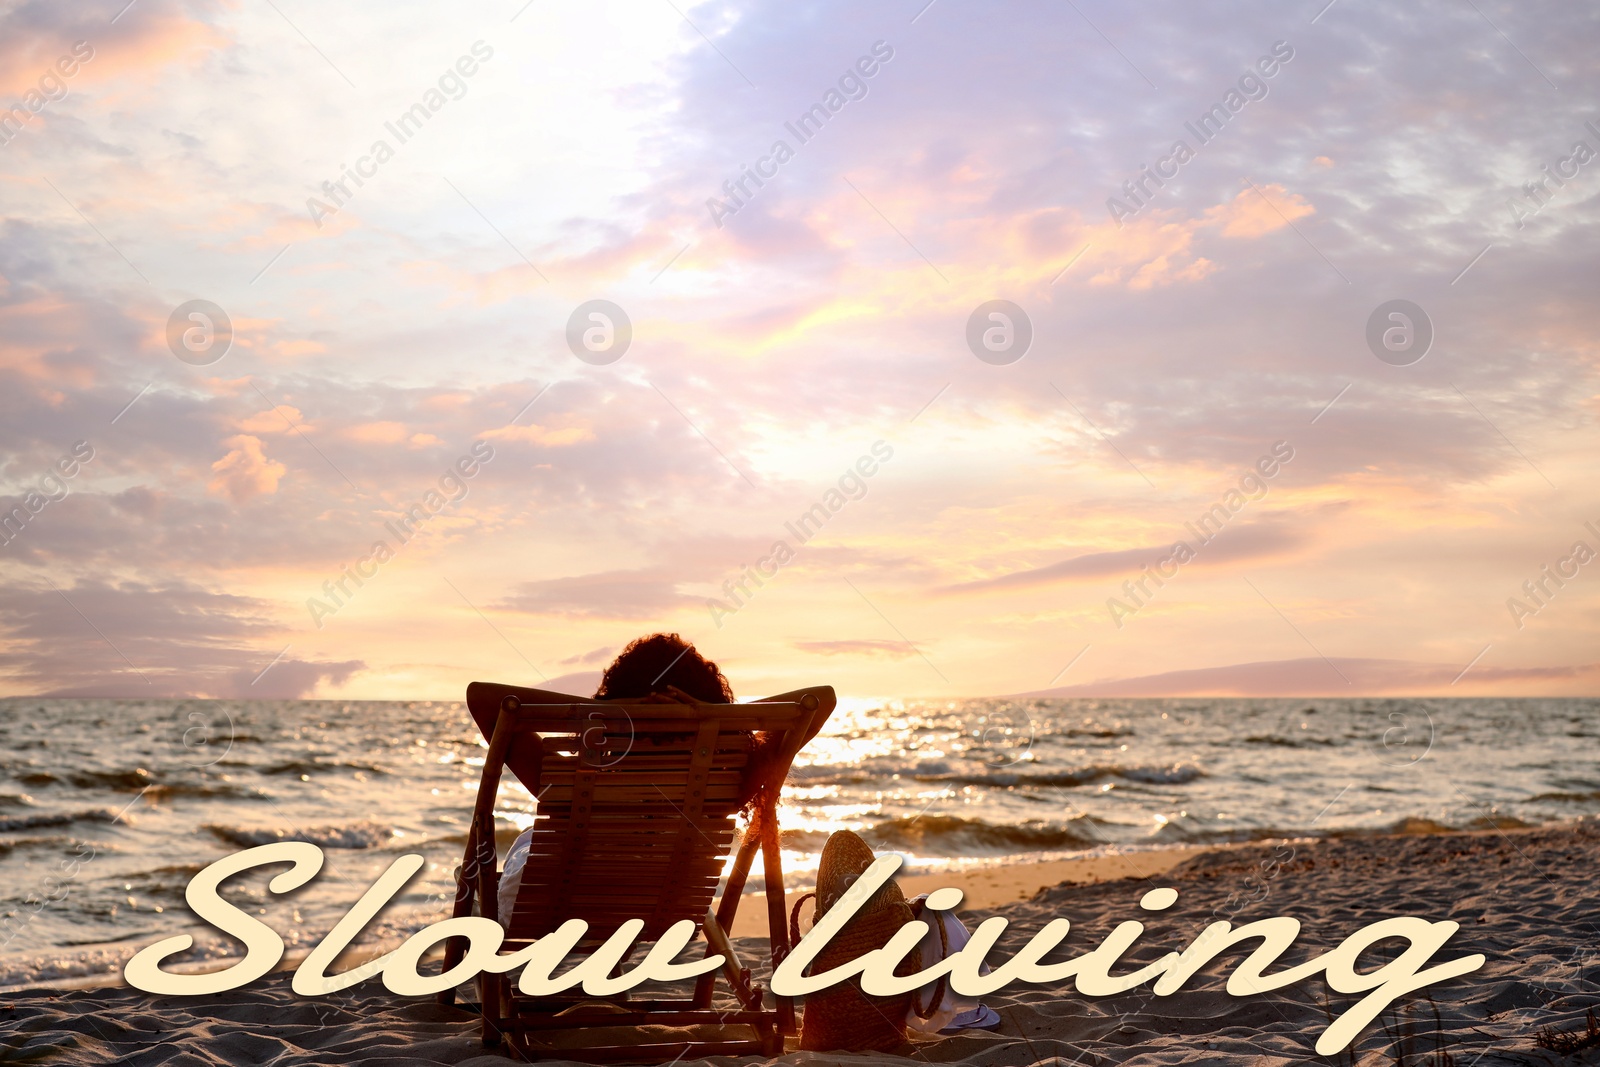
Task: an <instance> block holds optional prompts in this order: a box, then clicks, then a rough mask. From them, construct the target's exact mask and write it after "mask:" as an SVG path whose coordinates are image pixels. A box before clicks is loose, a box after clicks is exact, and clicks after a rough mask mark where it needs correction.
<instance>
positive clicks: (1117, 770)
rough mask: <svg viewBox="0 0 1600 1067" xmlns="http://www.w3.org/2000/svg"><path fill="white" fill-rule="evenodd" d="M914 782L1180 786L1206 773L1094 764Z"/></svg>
mask: <svg viewBox="0 0 1600 1067" xmlns="http://www.w3.org/2000/svg"><path fill="white" fill-rule="evenodd" d="M909 777H910V778H912V779H913V780H914V781H918V782H949V783H951V784H953V785H978V786H987V787H989V788H991V789H1048V788H1052V787H1054V788H1060V787H1068V788H1070V787H1074V786H1080V785H1099V784H1101V783H1104V782H1105V781H1106V780H1108V779H1115V778H1120V779H1122V780H1123V781H1125V782H1137V783H1139V784H1140V785H1183V784H1184V783H1185V782H1192V781H1194V780H1195V779H1197V778H1204V777H1206V772H1205V771H1203V770H1201V769H1200V768H1199V767H1196V766H1194V765H1193V764H1188V763H1179V764H1173V765H1171V766H1154V767H1119V766H1116V765H1114V764H1094V765H1091V766H1088V767H1079V768H1076V769H1074V770H1070V771H1057V772H1054V773H1044V774H1041V773H1038V772H1031V773H1030V772H1028V771H1008V770H994V771H990V772H989V773H987V774H962V773H959V772H958V773H954V774H912V775H910V776H909Z"/></svg>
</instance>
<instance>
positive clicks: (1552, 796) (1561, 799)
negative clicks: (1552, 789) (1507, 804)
mask: <svg viewBox="0 0 1600 1067" xmlns="http://www.w3.org/2000/svg"><path fill="white" fill-rule="evenodd" d="M1592 800H1600V789H1591V790H1589V791H1588V792H1584V793H1567V792H1557V793H1540V794H1539V795H1538V796H1534V797H1529V798H1528V799H1527V800H1526V801H1524V803H1527V804H1538V803H1541V802H1549V801H1555V802H1556V803H1558V804H1585V803H1588V802H1589V801H1592Z"/></svg>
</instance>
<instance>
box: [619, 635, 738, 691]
mask: <svg viewBox="0 0 1600 1067" xmlns="http://www.w3.org/2000/svg"><path fill="white" fill-rule="evenodd" d="M668 686H677V687H678V688H679V689H681V690H683V691H684V692H685V693H688V694H689V695H690V696H692V697H694V698H695V699H697V700H703V701H705V702H706V703H708V704H732V703H733V687H732V686H730V685H729V684H728V679H726V678H724V677H723V676H722V672H721V671H719V670H717V665H716V664H715V663H712V662H711V661H710V660H708V659H706V658H705V657H704V656H702V655H700V653H699V652H696V651H695V647H694V646H693V645H691V644H690V643H689V642H687V641H685V640H684V639H683V638H681V637H679V636H678V635H677V634H650V635H648V636H646V637H638V638H635V639H634V640H632V641H630V642H628V647H627V648H624V649H623V650H622V651H621V652H619V653H618V654H617V658H616V659H614V660H612V661H611V666H609V667H607V668H606V670H605V674H603V675H601V677H600V688H599V689H597V690H595V694H594V695H595V698H596V699H598V700H629V699H633V700H637V699H639V698H641V697H647V696H649V695H650V694H651V693H665V692H666V691H667V687H668Z"/></svg>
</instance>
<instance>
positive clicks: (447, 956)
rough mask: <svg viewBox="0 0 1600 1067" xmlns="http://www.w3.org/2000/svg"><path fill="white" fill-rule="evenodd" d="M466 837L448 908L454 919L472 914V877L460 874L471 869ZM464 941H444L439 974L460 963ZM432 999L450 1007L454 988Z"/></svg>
mask: <svg viewBox="0 0 1600 1067" xmlns="http://www.w3.org/2000/svg"><path fill="white" fill-rule="evenodd" d="M467 837H468V841H467V856H466V859H465V860H463V861H462V865H461V866H460V867H457V868H456V870H455V876H456V902H455V906H454V907H452V908H451V909H450V916H451V918H454V919H459V918H461V917H462V916H463V915H471V914H472V879H471V878H470V877H463V875H462V872H463V871H469V870H471V869H472V867H471V861H472V853H473V844H472V841H471V840H470V839H471V837H472V835H471V834H468V835H467ZM464 943H465V939H464V938H459V937H452V938H450V939H449V940H448V941H446V942H445V944H444V967H443V969H442V970H441V971H440V972H439V973H440V974H443V973H445V972H446V971H449V970H452V969H454V968H455V967H457V966H458V965H460V963H461V960H462V957H464V956H465V955H466V948H465V947H464ZM434 999H435V1000H437V1001H438V1002H439V1003H440V1004H442V1005H443V1006H445V1007H447V1008H448V1007H450V1006H451V1005H452V1004H454V1003H455V1002H456V991H455V990H454V989H446V990H444V991H442V992H441V993H439V994H438V996H437V997H435V998H434Z"/></svg>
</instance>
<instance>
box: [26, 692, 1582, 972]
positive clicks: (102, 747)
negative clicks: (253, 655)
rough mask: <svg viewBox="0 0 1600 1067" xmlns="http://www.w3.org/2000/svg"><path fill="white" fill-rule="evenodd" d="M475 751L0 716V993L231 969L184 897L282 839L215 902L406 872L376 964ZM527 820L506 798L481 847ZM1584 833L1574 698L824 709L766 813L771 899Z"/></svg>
mask: <svg viewBox="0 0 1600 1067" xmlns="http://www.w3.org/2000/svg"><path fill="white" fill-rule="evenodd" d="M485 749H486V744H485V742H484V739H483V738H482V737H480V736H479V735H478V732H477V730H476V728H475V727H474V726H473V724H472V721H471V719H470V718H469V717H468V715H467V713H466V709H465V706H464V705H463V704H461V703H451V702H431V701H396V702H382V701H368V702H343V701H158V700H69V699H12V700H6V701H0V990H5V989H18V988H33V987H39V986H43V985H62V984H79V983H86V982H95V981H102V980H115V979H116V978H117V976H118V975H119V974H120V969H121V965H122V964H123V962H125V961H126V959H127V958H128V957H129V956H130V955H131V954H132V953H133V952H134V951H136V950H137V949H138V948H140V947H143V946H144V945H147V944H150V943H152V942H154V941H157V940H160V939H161V938H164V937H168V936H171V935H173V934H184V933H187V934H191V935H192V936H194V938H195V944H194V947H193V948H192V949H191V951H190V952H189V954H188V956H187V957H186V958H187V959H189V960H192V961H195V962H196V963H197V964H203V963H205V962H206V961H212V960H223V959H226V958H228V957H231V956H235V955H237V954H238V953H239V951H240V949H239V946H238V945H237V944H236V943H234V942H232V941H230V940H229V939H227V938H225V937H223V936H222V935H219V934H217V933H216V932H215V931H213V930H211V929H210V928H209V927H207V926H205V925H204V924H202V923H200V922H199V921H198V920H196V919H195V918H194V916H193V915H191V914H190V912H189V910H188V907H187V905H186V903H185V897H184V891H185V888H186V886H187V885H188V883H189V880H190V878H192V877H193V876H194V875H195V874H196V873H197V872H198V871H200V870H201V869H203V868H204V867H205V866H207V865H208V864H210V863H212V862H214V861H216V860H218V859H220V858H222V857H224V856H227V855H229V854H231V853H234V852H236V851H238V850H240V849H244V848H248V847H250V846H253V845H260V844H266V843H269V842H274V841H282V840H299V841H309V842H312V843H314V844H316V845H318V846H320V847H321V848H322V849H323V850H324V853H325V857H326V860H325V863H324V866H323V869H322V871H321V872H320V873H319V874H318V875H317V877H316V878H315V879H314V880H313V881H312V882H311V883H310V884H309V885H308V886H306V887H305V888H303V889H301V890H298V891H296V892H295V893H292V894H289V895H288V896H285V897H277V896H275V895H273V894H271V893H269V892H268V891H267V887H266V881H267V879H266V878H265V877H263V876H262V875H261V874H256V875H254V876H252V875H243V876H240V877H238V878H236V879H234V880H232V881H231V882H230V883H229V888H228V890H227V895H228V897H229V899H231V900H233V901H234V902H235V903H236V904H237V905H238V906H240V907H242V908H246V909H247V910H249V911H250V912H251V913H253V914H256V915H258V916H259V917H260V918H261V921H263V922H266V923H267V924H268V925H270V926H271V927H272V928H273V929H274V930H276V931H277V932H278V934H279V935H280V937H282V939H283V940H284V942H285V944H286V946H287V951H288V953H289V954H290V956H291V958H292V956H293V954H295V953H297V952H298V953H303V952H305V951H306V950H308V949H309V948H311V947H312V946H313V945H315V943H316V942H317V941H318V940H319V939H320V938H321V937H322V935H323V934H324V933H325V932H326V931H327V930H328V929H329V928H330V927H332V925H333V924H334V923H335V922H336V921H338V919H339V918H340V917H341V916H342V915H343V914H344V913H345V911H346V910H348V908H349V907H350V906H351V904H352V903H354V901H355V900H356V899H357V898H358V897H359V896H360V895H361V893H362V892H364V891H365V889H366V888H367V887H368V886H369V885H370V884H371V883H372V881H373V880H374V879H375V878H376V877H377V876H378V875H379V874H380V873H382V871H383V870H385V869H386V868H387V867H388V866H389V865H390V864H391V863H393V862H394V861H395V860H396V859H397V858H398V857H400V856H403V855H406V854H409V853H416V854H420V855H422V856H423V857H424V858H425V859H426V861H427V863H426V866H425V867H424V868H423V870H422V871H421V872H420V873H419V874H418V876H417V877H416V878H415V880H414V881H412V882H411V883H410V884H409V885H408V886H407V888H406V889H405V891H404V892H403V893H402V894H401V895H400V896H399V897H398V898H397V899H396V901H395V904H394V905H393V906H392V907H391V908H389V909H388V910H387V911H386V912H385V913H383V914H382V915H381V916H379V918H378V919H377V920H375V921H374V923H373V924H372V926H371V927H369V929H368V930H367V932H366V933H365V934H364V935H363V937H362V939H361V940H360V941H359V942H358V943H357V947H358V949H359V948H369V949H374V950H382V949H384V948H386V947H391V946H392V945H394V944H397V943H398V942H399V941H400V940H402V939H403V938H404V937H405V936H407V935H408V934H409V933H411V932H413V931H415V930H417V929H420V928H421V927H423V926H426V925H428V924H429V923H431V922H434V921H436V920H438V919H440V918H443V917H444V916H446V915H447V914H448V913H449V909H450V905H451V901H452V899H453V897H454V887H453V882H452V875H451V872H452V870H453V868H454V867H455V866H456V865H457V864H458V863H460V862H461V852H462V849H463V847H464V844H465V832H466V827H467V823H468V820H469V816H470V811H471V807H472V801H473V797H474V794H475V791H476V788H477V782H478V777H479V775H480V773H481V770H482V767H483V762H484V756H485ZM534 810H535V806H534V800H533V797H531V796H530V795H529V793H528V791H527V790H525V789H523V788H522V787H521V786H520V784H518V783H517V782H516V781H515V780H514V779H508V780H507V781H506V783H505V784H504V785H503V786H502V788H501V790H500V794H499V797H498V801H497V806H496V815H497V820H498V834H497V836H498V838H499V841H500V845H501V847H502V849H504V848H505V847H506V846H508V845H509V843H510V841H511V840H512V839H513V838H514V836H515V835H516V834H517V833H518V832H519V831H520V830H521V829H522V828H524V827H526V826H527V825H528V824H529V822H530V821H531V820H532V819H533V817H534V816H533V813H534ZM1597 816H1600V700H1594V699H1520V700H1496V699H1472V700H1443V699H1437V700H1435V699H1420V700H1325V699H1304V698H1302V699H1275V700H1243V699H1220V698H1206V699H1164V700H1149V699H1145V700H1117V699H1101V700H1010V699H968V700H934V701H929V700H910V699H906V700H866V699H860V700H852V699H846V700H843V701H841V703H840V706H839V708H838V709H837V710H836V711H835V713H834V714H833V716H832V718H831V719H830V720H829V722H828V724H827V725H826V727H825V728H824V729H823V731H822V733H821V734H820V735H818V737H817V738H815V739H814V740H813V741H812V742H811V744H810V745H808V746H807V748H806V750H805V751H804V752H803V753H802V754H801V756H800V758H799V759H798V760H797V761H796V764H795V767H794V772H793V774H792V775H791V777H790V780H789V783H788V785H787V786H786V788H785V790H784V794H783V799H782V802H781V809H780V821H781V825H782V827H783V847H784V853H785V855H784V863H785V869H786V871H788V872H789V877H788V880H789V881H790V882H791V885H802V884H807V883H808V879H809V877H810V876H811V873H812V872H814V870H815V867H816V863H817V856H818V853H819V852H820V850H821V848H822V845H823V842H824V841H825V840H826V839H827V836H828V834H829V833H831V832H833V831H834V830H838V829H850V830H854V831H856V832H857V833H859V834H861V835H862V836H863V837H865V838H866V839H867V840H868V841H869V842H870V843H871V844H872V845H873V846H874V847H875V848H876V849H877V850H878V851H880V852H883V851H893V852H898V853H900V854H901V855H902V856H904V857H905V860H906V863H907V867H908V869H909V870H910V871H912V872H938V871H941V870H948V869H951V868H962V867H972V866H983V865H995V864H1007V863H1020V862H1028V861H1032V860H1039V859H1059V858H1068V857H1074V856H1083V855H1094V854H1104V853H1108V852H1114V851H1130V850H1142V849H1153V848H1165V847H1171V846H1174V845H1196V844H1202V845H1203V844H1210V843H1226V842H1241V841H1256V840H1269V839H1278V838H1291V839H1296V838H1315V837H1329V836H1341V835H1361V834H1391V833H1408V834H1427V833H1440V832H1447V831H1452V830H1490V831H1493V830H1496V829H1502V830H1504V829H1513V828H1517V827H1527V826H1537V825H1547V824H1553V823H1563V822H1571V821H1574V820H1581V819H1593V818H1596V817H1597ZM759 867H760V865H759V864H757V868H758V869H757V871H756V877H755V878H754V879H753V880H752V884H751V888H756V887H759V885H760V877H759V875H760V871H759ZM219 965H220V964H219Z"/></svg>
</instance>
